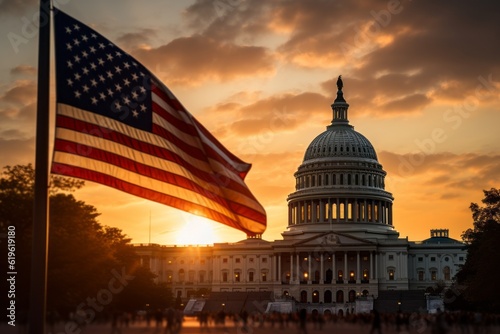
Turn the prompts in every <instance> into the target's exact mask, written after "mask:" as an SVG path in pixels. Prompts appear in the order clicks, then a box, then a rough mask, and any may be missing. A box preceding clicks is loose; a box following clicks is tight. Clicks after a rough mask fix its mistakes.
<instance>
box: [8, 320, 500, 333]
mask: <svg viewBox="0 0 500 334" xmlns="http://www.w3.org/2000/svg"><path fill="white" fill-rule="evenodd" d="M65 325H66V326H67V325H68V324H67V323H66V324H64V323H60V324H57V325H56V326H55V327H54V328H53V329H51V330H48V332H47V333H48V334H63V333H64V334H66V333H68V334H69V333H75V334H76V333H79V334H87V333H88V334H94V333H95V334H118V333H119V334H136V333H137V334H138V333H151V334H155V333H157V334H163V333H167V331H166V330H165V322H163V324H162V327H161V328H157V327H156V326H155V324H154V323H151V324H150V326H147V324H146V323H145V322H137V323H134V324H129V326H128V327H125V326H120V327H119V328H117V329H114V330H113V329H112V327H111V323H105V324H103V323H99V324H97V323H93V324H89V325H88V326H85V327H77V328H71V326H68V327H67V328H66V329H65ZM433 329H434V328H433V323H432V322H429V321H425V320H424V319H418V320H416V321H414V322H413V323H410V325H409V326H408V327H406V326H402V327H401V328H400V329H399V330H398V329H397V328H396V323H395V322H388V323H384V325H383V326H382V332H381V333H382V334H397V333H401V334H404V333H415V334H445V333H446V334H497V333H498V334H500V326H498V325H488V326H484V325H483V326H477V327H476V326H473V325H469V326H467V327H461V326H459V324H451V326H450V327H449V328H448V329H447V331H446V332H445V333H436V331H435V330H433ZM370 331H371V324H370V323H359V321H358V322H356V323H349V322H346V321H343V320H340V321H337V322H335V323H334V322H326V323H325V324H324V325H323V326H322V328H320V327H319V324H314V323H312V322H308V323H307V326H306V333H307V334H316V333H317V334H319V333H329V334H333V333H339V334H365V333H366V334H368V333H370ZM0 333H2V334H18V333H19V334H21V333H27V331H26V329H25V328H24V327H22V326H17V327H15V328H14V327H12V326H8V325H6V324H3V323H2V324H0ZM177 333H178V334H202V333H211V334H219V333H220V334H279V333H283V334H285V333H286V334H288V333H292V334H295V333H298V334H304V332H303V331H300V330H299V327H298V324H297V323H289V324H288V325H283V326H280V325H279V324H274V326H273V325H272V324H271V323H265V324H263V325H262V324H259V323H249V325H248V327H247V328H246V329H244V328H242V327H241V324H234V322H232V321H229V322H227V323H226V326H221V325H217V326H215V325H214V324H210V325H209V326H208V327H204V328H201V327H200V325H199V323H198V321H197V320H196V319H194V318H186V319H185V321H184V322H183V326H182V328H181V330H180V331H178V332H177ZM177 333H171V334H177ZM169 334H170V333H169Z"/></svg>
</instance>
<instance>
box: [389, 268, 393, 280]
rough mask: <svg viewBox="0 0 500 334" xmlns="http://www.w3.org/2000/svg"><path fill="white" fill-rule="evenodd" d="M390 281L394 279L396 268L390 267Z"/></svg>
mask: <svg viewBox="0 0 500 334" xmlns="http://www.w3.org/2000/svg"><path fill="white" fill-rule="evenodd" d="M389 281H394V269H389Z"/></svg>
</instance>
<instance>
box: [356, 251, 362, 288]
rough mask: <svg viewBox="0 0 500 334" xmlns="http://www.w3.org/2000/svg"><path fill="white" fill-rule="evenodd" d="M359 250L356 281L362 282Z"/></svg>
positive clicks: (357, 253)
mask: <svg viewBox="0 0 500 334" xmlns="http://www.w3.org/2000/svg"><path fill="white" fill-rule="evenodd" d="M360 267H361V266H360V259H359V251H357V252H356V283H361V272H360Z"/></svg>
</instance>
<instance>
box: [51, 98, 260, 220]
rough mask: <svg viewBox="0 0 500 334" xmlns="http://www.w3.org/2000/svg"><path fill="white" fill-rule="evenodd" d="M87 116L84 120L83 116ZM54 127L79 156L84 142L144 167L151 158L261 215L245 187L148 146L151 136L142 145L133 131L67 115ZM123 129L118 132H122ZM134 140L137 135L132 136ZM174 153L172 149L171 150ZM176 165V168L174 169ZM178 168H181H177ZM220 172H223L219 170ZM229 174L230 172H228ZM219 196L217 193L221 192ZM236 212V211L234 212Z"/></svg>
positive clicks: (58, 119) (191, 162)
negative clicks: (100, 125)
mask: <svg viewBox="0 0 500 334" xmlns="http://www.w3.org/2000/svg"><path fill="white" fill-rule="evenodd" d="M68 108H70V109H75V108H72V107H68ZM60 109H61V110H64V109H65V108H64V106H60ZM73 113H75V114H77V111H76V110H73ZM86 116H87V117H86ZM96 116H98V115H95V114H92V113H86V112H84V111H80V113H79V118H84V119H85V118H88V119H89V120H94V121H99V120H98V119H97V120H96V119H95V117H96ZM113 123H118V124H117V125H118V126H121V125H122V124H121V123H119V122H116V121H113V120H108V124H107V126H110V127H111V128H113V127H114V126H112V124H113ZM56 124H57V126H58V132H57V134H56V136H57V138H58V139H64V140H67V141H74V142H76V143H78V144H79V145H78V147H77V151H75V152H78V151H82V152H83V154H87V151H88V150H86V149H84V148H85V144H84V143H87V144H88V145H89V146H90V147H91V148H96V149H102V150H105V151H111V152H112V153H116V154H120V155H124V156H125V157H127V158H129V159H133V160H136V161H137V163H142V162H144V161H148V164H152V162H151V159H152V158H153V157H154V158H160V159H161V160H158V162H157V164H156V167H157V168H162V169H167V170H168V169H169V168H173V167H175V168H176V169H171V171H175V173H177V174H178V175H181V176H182V177H184V176H186V177H187V176H190V178H192V179H194V180H195V182H196V183H198V184H201V182H205V184H201V186H202V187H203V188H205V189H213V188H214V187H217V188H220V189H221V190H219V192H218V194H219V195H224V196H226V197H228V199H229V200H231V201H235V202H241V204H242V205H243V206H249V207H250V208H251V209H252V210H256V211H260V212H262V210H263V209H262V207H261V206H260V204H259V203H258V202H256V201H255V199H254V198H253V195H252V193H251V192H250V191H249V190H248V188H246V187H244V186H243V185H242V184H240V183H239V182H242V181H241V180H238V179H237V180H238V181H239V182H236V181H235V180H234V179H231V178H228V177H226V176H225V175H221V174H216V175H214V174H211V173H207V172H206V171H203V170H199V169H198V168H197V167H195V166H194V165H190V164H196V165H199V164H197V161H196V160H195V159H192V158H191V157H190V156H189V155H185V157H186V158H187V159H189V161H186V160H184V159H183V158H182V157H180V156H178V155H177V154H175V153H173V152H171V151H170V150H168V149H164V148H163V147H158V146H155V145H152V144H150V142H153V141H154V140H153V138H150V137H154V135H153V134H147V136H146V137H147V138H142V139H143V140H146V142H144V141H142V140H136V139H135V138H134V137H133V136H129V135H130V134H133V133H134V132H140V131H137V130H134V129H128V131H127V132H128V134H129V135H125V134H122V133H120V132H117V131H114V130H111V129H108V128H102V129H101V128H99V127H96V125H95V124H92V123H87V122H85V121H81V120H79V119H72V118H69V117H67V116H63V115H58V116H57V118H56ZM65 129H67V130H74V131H75V132H74V133H68V132H67V131H64V130H65ZM123 130H124V129H122V131H123ZM135 137H138V136H135ZM160 143H163V142H162V141H160ZM173 149H174V150H175V147H174V148H173ZM165 160H169V161H172V162H173V164H165V163H162V162H161V161H165ZM176 166H177V167H176ZM179 166H185V167H182V169H177V168H178V167H179ZM222 171H224V170H222ZM229 175H231V173H229ZM224 189H226V190H225V192H224V193H221V192H220V191H224ZM238 211H239V210H238Z"/></svg>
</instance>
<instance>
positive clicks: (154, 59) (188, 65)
mask: <svg viewBox="0 0 500 334" xmlns="http://www.w3.org/2000/svg"><path fill="white" fill-rule="evenodd" d="M134 54H135V55H136V57H137V58H138V60H139V61H141V62H143V63H144V64H145V65H146V66H147V67H148V68H149V69H150V70H151V71H152V72H153V73H155V74H156V75H157V76H159V77H160V78H162V79H165V82H168V83H169V84H180V85H197V84H200V83H201V82H204V81H209V80H213V81H220V82H225V81H229V80H235V79H238V78H243V77H255V76H262V77H266V76H270V75H272V74H273V73H274V71H275V65H274V61H275V59H274V56H273V55H272V54H271V53H270V52H269V50H267V49H266V48H264V47H258V46H244V45H237V44H234V43H224V42H220V41H217V40H215V39H212V38H209V37H204V36H201V35H194V36H191V37H181V38H177V39H174V40H173V41H171V42H170V43H168V44H166V45H162V46H160V47H157V48H151V49H139V50H137V51H136V52H134Z"/></svg>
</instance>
